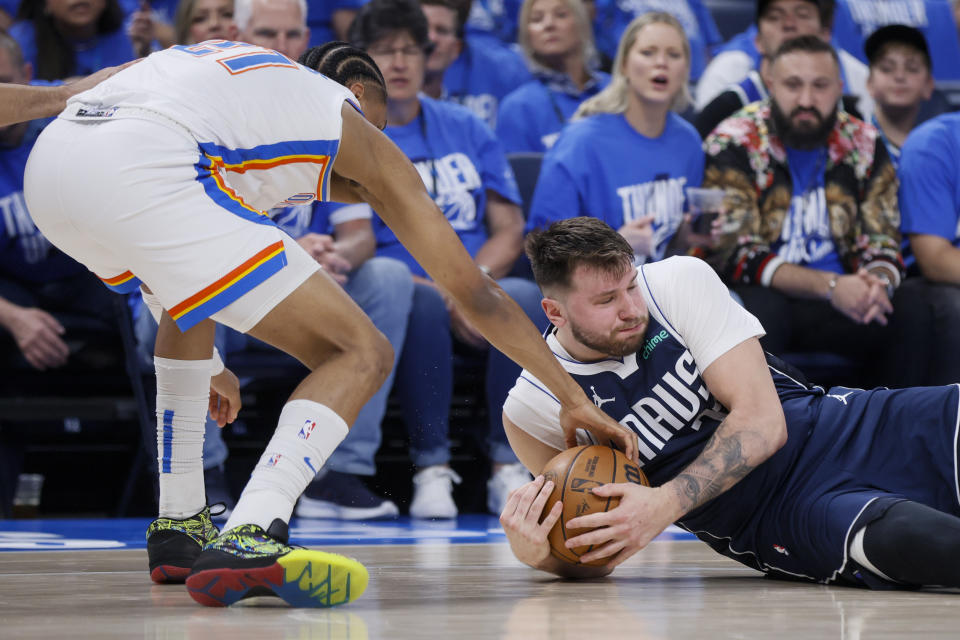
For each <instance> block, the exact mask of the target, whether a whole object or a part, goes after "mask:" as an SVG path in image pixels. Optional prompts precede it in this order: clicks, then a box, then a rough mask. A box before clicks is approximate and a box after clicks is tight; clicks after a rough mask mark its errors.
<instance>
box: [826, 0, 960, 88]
mask: <svg viewBox="0 0 960 640" xmlns="http://www.w3.org/2000/svg"><path fill="white" fill-rule="evenodd" d="M836 15H837V17H836V21H835V24H834V29H833V37H834V40H835V41H836V43H837V46H839V47H842V48H844V49H846V50H848V51H850V52H852V53H854V54H856V55H857V56H858V57H859V58H860V59H861V60H865V61H868V62H869V58H868V57H866V56H865V52H864V44H865V41H866V39H867V38H868V37H869V36H870V34H872V33H873V32H874V31H876V30H877V29H878V28H880V27H882V26H884V25H888V24H904V25H907V26H910V27H915V28H917V29H918V30H919V31H920V32H921V33H922V34H923V36H924V38H925V39H926V41H927V44H928V45H929V46H930V55H931V58H932V60H933V73H934V78H935V79H936V80H937V81H944V80H947V81H957V80H960V64H957V61H958V60H960V38H958V36H957V27H956V24H955V23H954V20H953V11H952V10H951V7H950V3H949V2H948V1H947V0H837V8H836Z"/></svg>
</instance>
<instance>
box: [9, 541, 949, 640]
mask: <svg viewBox="0 0 960 640" xmlns="http://www.w3.org/2000/svg"><path fill="white" fill-rule="evenodd" d="M337 551H338V552H340V553H345V554H347V555H351V556H353V557H356V558H358V559H359V560H361V561H362V562H364V563H365V564H366V565H367V567H368V568H369V569H370V574H371V583H370V587H369V589H368V591H367V593H366V594H364V596H363V597H362V598H361V599H360V600H358V601H357V602H355V603H353V604H351V605H347V606H345V607H341V608H339V609H332V610H297V609H290V608H287V607H286V606H285V605H282V604H280V605H278V604H277V603H278V601H276V600H274V599H269V598H259V599H254V600H250V601H245V602H244V603H241V604H240V605H237V606H234V607H231V608H229V609H210V608H205V607H201V606H199V605H197V604H195V603H194V602H193V601H192V600H191V599H190V598H189V596H188V595H187V593H186V590H185V588H184V587H183V586H182V585H181V586H158V585H153V584H152V583H150V581H149V578H148V577H147V572H146V553H145V551H142V550H137V551H133V550H116V551H62V552H42V553H32V552H31V553H8V554H3V555H0V638H4V639H6V638H17V639H20V638H80V637H83V638H150V639H155V640H171V639H174V638H187V639H190V640H211V639H214V638H236V639H239V638H263V639H268V638H269V639H273V638H290V639H296V640H308V639H310V640H312V639H322V640H341V639H342V640H364V639H368V638H390V639H399V640H403V639H408V638H409V639H416V640H422V639H424V638H455V639H467V638H498V639H499V638H502V639H509V640H560V639H562V638H571V639H573V638H575V639H577V640H601V639H607V638H611V639H616V638H629V639H630V640H648V639H661V638H663V639H667V638H670V639H673V638H679V639H682V638H709V639H711V640H712V639H718V638H776V639H777V640H791V639H794V638H797V639H799V638H802V639H804V640H809V639H813V638H841V639H843V640H866V639H868V638H871V639H872V638H898V639H899V638H920V637H923V638H956V637H960V594H958V593H951V592H943V593H931V592H922V593H916V592H873V591H866V590H859V589H847V588H838V587H823V586H816V585H806V584H795V583H785V582H777V581H772V580H766V579H763V578H761V577H759V575H758V574H756V573H754V572H752V571H750V570H749V569H746V568H743V567H741V566H740V565H737V564H735V563H733V562H732V561H729V560H727V559H725V558H723V557H721V556H718V555H716V554H715V553H713V552H712V551H711V550H709V549H708V548H707V547H706V546H705V545H703V544H702V543H699V542H696V541H667V542H656V543H654V544H652V545H651V546H650V547H649V548H648V549H646V550H645V551H643V552H642V553H640V554H638V555H637V556H636V557H635V558H634V559H632V560H631V561H630V562H629V563H628V564H626V565H624V566H623V567H621V568H619V569H618V570H617V571H616V573H615V574H614V576H613V577H611V578H608V579H605V580H598V581H593V582H569V581H561V580H554V579H551V578H550V577H549V576H547V575H545V574H540V573H537V572H534V571H532V570H529V569H527V568H525V567H523V566H522V565H520V564H519V563H517V562H516V561H515V560H514V559H513V557H512V555H511V554H510V551H509V549H508V547H507V546H506V545H504V544H483V545H470V544H420V545H381V546H356V547H338V548H337Z"/></svg>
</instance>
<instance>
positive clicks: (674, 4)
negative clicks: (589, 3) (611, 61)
mask: <svg viewBox="0 0 960 640" xmlns="http://www.w3.org/2000/svg"><path fill="white" fill-rule="evenodd" d="M596 7H597V18H596V25H595V26H596V29H595V33H596V35H597V46H598V47H599V48H600V50H601V51H602V52H603V53H605V54H606V55H608V56H613V55H614V53H615V51H616V49H617V43H618V42H620V40H621V38H622V36H623V34H624V33H625V32H626V28H627V25H628V24H630V22H631V21H632V20H633V19H634V18H637V17H639V16H642V15H643V14H645V13H649V12H651V11H660V12H663V13H669V14H670V15H672V16H673V17H674V18H676V19H677V20H678V21H679V22H680V24H681V25H682V26H683V32H684V33H685V34H686V36H687V38H688V40H689V42H690V77H691V78H692V79H693V80H696V79H697V78H699V77H700V74H702V73H703V70H704V68H705V67H706V66H707V63H708V62H709V61H710V53H711V50H712V48H713V47H714V46H716V45H719V44H720V43H721V42H723V37H722V36H721V35H720V31H719V30H718V29H717V25H716V23H715V22H714V21H713V16H711V15H710V11H709V10H708V9H707V7H706V5H705V3H704V2H702V1H701V0H597V2H596Z"/></svg>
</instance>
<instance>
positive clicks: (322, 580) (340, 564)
mask: <svg viewBox="0 0 960 640" xmlns="http://www.w3.org/2000/svg"><path fill="white" fill-rule="evenodd" d="M287 539H288V529H287V524H286V523H285V522H283V521H282V520H280V519H279V518H278V519H276V520H274V521H273V523H272V524H271V525H270V528H269V529H268V530H267V531H264V530H263V528H262V527H260V526H258V525H255V524H244V525H240V526H239V527H235V528H233V529H231V530H230V531H227V532H226V533H223V534H221V535H220V536H219V537H218V538H216V539H215V540H213V541H211V542H210V543H209V544H207V546H206V547H204V549H203V553H201V554H200V557H199V558H197V561H196V562H195V563H194V565H193V570H192V571H191V572H190V575H189V577H188V578H187V590H188V591H189V592H190V596H191V597H192V598H193V599H194V600H196V601H197V602H199V603H200V604H203V605H207V606H209V607H223V606H227V605H231V604H233V603H234V602H237V601H238V600H243V599H244V598H252V597H254V596H277V597H278V598H282V599H283V600H285V601H286V602H287V604H289V605H291V606H293V607H334V606H337V605H341V604H346V603H347V602H352V601H354V600H356V599H357V598H359V597H360V596H361V595H362V594H363V592H364V590H365V589H366V588H367V581H368V579H369V576H368V574H367V569H366V567H364V566H363V565H362V564H360V563H359V562H357V561H356V560H353V559H351V558H347V557H345V556H341V555H337V554H335V553H325V552H323V551H312V550H310V549H302V548H298V547H291V546H290V545H288V544H287Z"/></svg>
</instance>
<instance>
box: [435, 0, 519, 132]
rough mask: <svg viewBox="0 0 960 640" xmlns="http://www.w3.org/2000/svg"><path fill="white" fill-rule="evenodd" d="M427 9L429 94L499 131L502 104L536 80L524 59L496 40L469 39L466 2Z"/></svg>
mask: <svg viewBox="0 0 960 640" xmlns="http://www.w3.org/2000/svg"><path fill="white" fill-rule="evenodd" d="M422 9H423V13H424V14H425V15H426V16H427V22H428V25H429V38H430V41H431V42H432V43H433V49H432V53H431V54H430V57H429V59H428V60H427V76H426V78H425V80H424V84H423V91H424V93H425V94H426V95H428V96H430V97H431V98H438V99H440V100H447V101H450V102H456V103H458V104H462V105H463V106H465V107H467V108H468V109H469V110H470V111H472V112H473V113H474V114H475V115H476V116H478V117H479V118H480V119H481V120H483V121H484V122H486V123H487V125H488V126H489V127H490V128H491V129H496V126H497V114H498V111H499V107H500V101H501V100H503V98H504V97H506V95H507V94H508V93H510V92H511V91H513V90H514V89H516V88H517V87H519V86H520V85H522V84H523V83H525V82H527V81H528V80H530V79H531V78H532V76H531V75H530V71H528V70H527V66H526V64H525V63H524V61H523V59H522V58H521V57H520V56H519V55H518V54H517V53H516V52H515V51H513V50H512V49H510V48H508V47H506V46H504V45H502V44H500V43H499V42H498V41H497V40H496V39H495V38H491V37H486V36H472V35H465V31H464V29H465V26H464V24H465V22H466V20H467V15H468V12H469V5H468V4H466V3H464V2H462V1H461V0H425V2H423V3H422Z"/></svg>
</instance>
